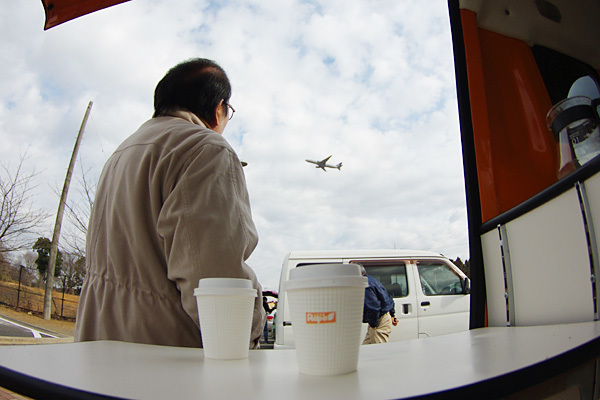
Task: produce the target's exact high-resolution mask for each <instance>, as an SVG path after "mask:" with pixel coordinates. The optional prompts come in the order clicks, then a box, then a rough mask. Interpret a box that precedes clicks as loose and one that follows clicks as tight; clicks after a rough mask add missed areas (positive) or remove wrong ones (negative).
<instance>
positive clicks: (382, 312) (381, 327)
mask: <svg viewBox="0 0 600 400" xmlns="http://www.w3.org/2000/svg"><path fill="white" fill-rule="evenodd" d="M359 266H360V270H361V273H362V275H363V276H366V277H367V279H368V281H369V286H368V287H367V288H365V306H364V309H363V322H366V323H368V324H369V327H368V328H367V335H366V336H365V339H364V340H363V344H373V343H387V342H388V340H389V339H390V333H392V325H393V326H396V325H398V318H396V316H395V310H394V298H393V297H392V296H390V294H389V293H388V291H387V290H386V289H385V287H384V286H383V285H382V284H381V282H379V281H378V280H377V279H375V278H374V277H372V276H370V275H367V271H366V270H365V267H364V266H362V265H361V264H359Z"/></svg>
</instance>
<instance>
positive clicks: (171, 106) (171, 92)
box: [154, 58, 231, 128]
mask: <svg viewBox="0 0 600 400" xmlns="http://www.w3.org/2000/svg"><path fill="white" fill-rule="evenodd" d="M230 97H231V84H230V83H229V78H227V74H226V73H225V71H224V70H223V68H221V67H220V66H219V65H218V64H217V63H215V62H214V61H212V60H207V59H205V58H194V59H191V60H188V61H184V62H182V63H181V64H178V65H176V66H174V67H173V68H171V69H170V70H169V72H167V74H166V75H165V76H164V77H163V78H162V79H161V80H160V82H158V85H156V89H155V91H154V117H160V116H161V115H163V114H165V113H166V112H168V111H171V110H175V109H185V110H188V111H190V112H192V113H194V114H196V115H197V116H198V118H200V119H201V120H202V121H204V123H206V124H207V125H208V127H209V128H212V127H213V126H215V125H216V122H217V121H216V120H215V109H216V108H217V106H218V105H219V103H220V102H221V100H224V103H228V102H229V98H230ZM223 107H227V104H223ZM225 111H227V109H225Z"/></svg>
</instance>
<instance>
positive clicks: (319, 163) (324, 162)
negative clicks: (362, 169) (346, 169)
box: [304, 156, 342, 172]
mask: <svg viewBox="0 0 600 400" xmlns="http://www.w3.org/2000/svg"><path fill="white" fill-rule="evenodd" d="M330 158H331V156H329V157H327V158H324V159H322V160H321V161H313V160H304V161H306V162H308V163H311V164H316V165H317V166H316V167H315V168H321V169H322V170H323V171H325V172H327V170H326V169H325V167H327V168H337V169H339V170H341V168H342V163H339V164H337V165H329V164H327V161H329V159H330Z"/></svg>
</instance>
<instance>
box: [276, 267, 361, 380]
mask: <svg viewBox="0 0 600 400" xmlns="http://www.w3.org/2000/svg"><path fill="white" fill-rule="evenodd" d="M367 286H368V283H367V278H366V277H363V276H362V275H361V273H360V269H359V267H358V266H357V265H352V264H320V265H311V266H305V267H298V268H295V269H293V270H292V271H290V279H289V280H288V281H287V283H286V287H285V290H286V291H287V299H288V301H289V306H290V314H291V315H290V317H291V320H292V328H293V329H294V338H295V341H296V356H297V359H298V368H299V370H300V372H301V373H303V374H308V375H341V374H345V373H348V372H353V371H356V369H357V366H358V353H359V349H360V345H361V343H362V338H361V327H362V314H363V306H364V297H365V287H367Z"/></svg>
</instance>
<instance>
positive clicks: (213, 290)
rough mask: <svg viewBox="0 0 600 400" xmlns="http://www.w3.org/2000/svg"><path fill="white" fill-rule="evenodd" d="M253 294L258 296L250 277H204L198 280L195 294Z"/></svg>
mask: <svg viewBox="0 0 600 400" xmlns="http://www.w3.org/2000/svg"><path fill="white" fill-rule="evenodd" d="M204 295H208V296H215V295H217V296H219V295H222V296H253V297H257V296H258V293H257V292H256V289H254V288H253V287H252V281H251V280H250V279H238V278H204V279H200V280H199V281H198V287H197V288H196V289H194V296H204Z"/></svg>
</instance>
